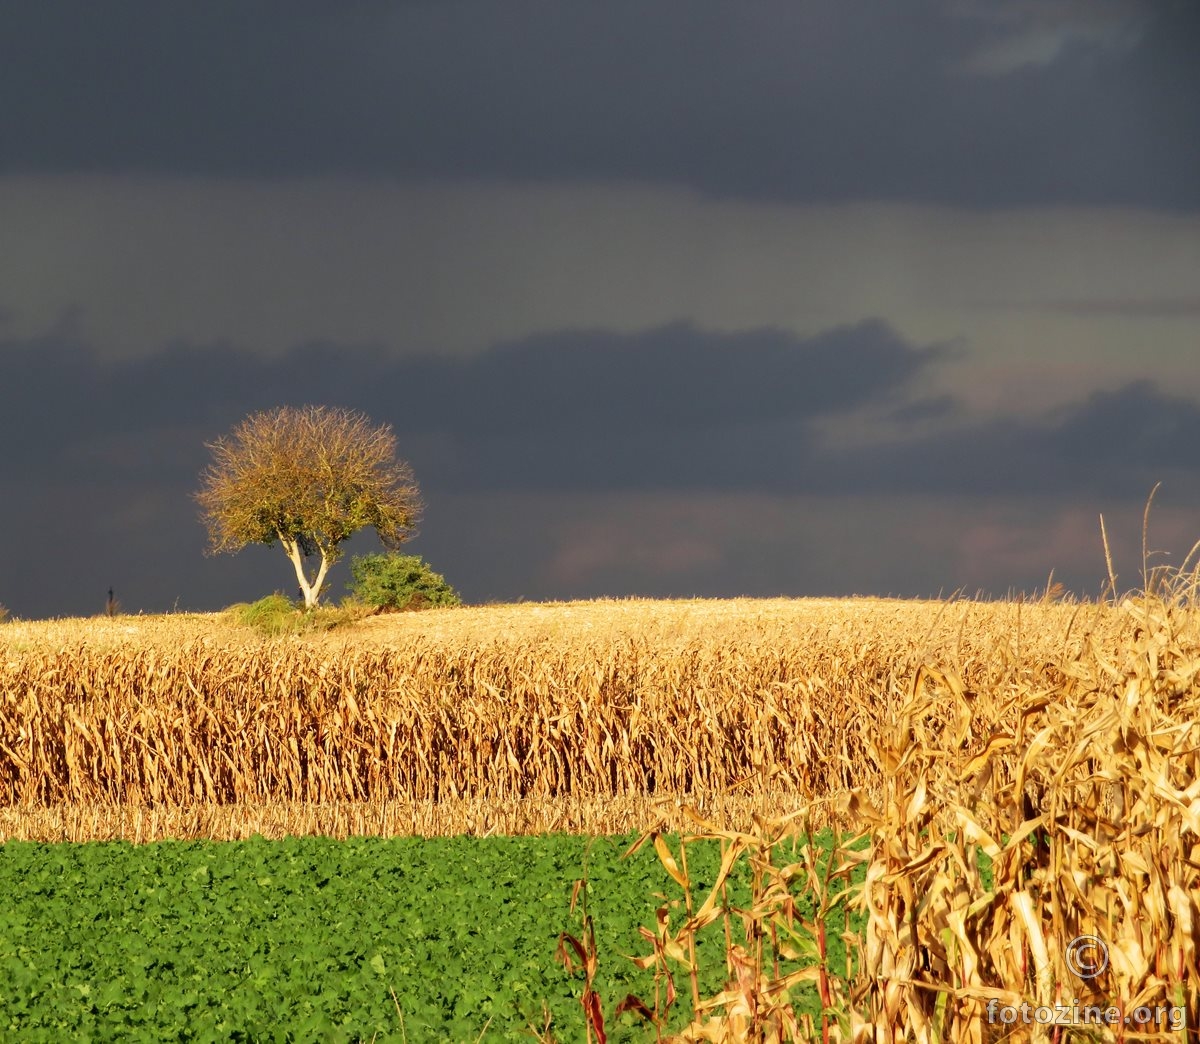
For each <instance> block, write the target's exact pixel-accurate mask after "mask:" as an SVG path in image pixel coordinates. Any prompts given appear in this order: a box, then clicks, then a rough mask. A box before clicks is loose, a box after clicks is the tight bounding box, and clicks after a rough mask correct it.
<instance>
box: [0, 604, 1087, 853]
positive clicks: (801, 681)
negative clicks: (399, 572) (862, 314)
mask: <svg viewBox="0 0 1200 1044" xmlns="http://www.w3.org/2000/svg"><path fill="white" fill-rule="evenodd" d="M1093 608H1095V607H1093ZM1075 612H1076V610H1074V609H1073V608H1072V607H1071V606H1064V605H1049V604H1046V605H1037V606H1024V607H1022V606H1018V605H1011V604H1002V603H999V604H980V603H951V604H939V603H914V602H893V601H885V600H866V599H864V600H817V599H813V600H784V599H777V600H764V601H756V600H750V599H741V600H732V601H724V602H706V601H693V602H666V603H664V602H653V601H629V602H596V603H573V604H564V605H552V606H544V605H518V606H499V607H485V608H476V609H454V610H431V611H429V612H426V613H421V614H412V615H408V616H396V617H387V618H383V617H376V618H372V619H369V620H365V621H361V622H360V623H359V624H356V625H355V626H354V627H353V629H349V630H341V629H339V630H337V631H333V632H329V633H328V634H305V635H300V636H292V637H281V638H274V639H268V638H265V637H262V636H259V635H256V634H254V633H252V632H248V631H246V630H245V629H244V628H238V627H235V626H232V625H231V624H229V623H227V622H225V621H223V620H221V619H220V618H215V617H205V616H195V615H192V616H178V617H167V618H160V619H150V618H125V619H122V620H94V621H83V622H80V621H59V622H54V623H50V624H41V625H38V624H28V623H13V624H10V625H7V626H6V627H5V628H4V630H3V632H0V809H6V810H8V812H7V814H6V815H4V816H3V817H2V818H0V822H2V823H3V824H4V826H3V829H4V830H8V831H14V832H16V831H20V830H22V829H23V828H21V826H20V824H19V822H18V820H17V818H15V817H18V816H25V817H27V818H26V823H27V824H29V826H28V830H32V829H33V825H36V824H39V823H41V824H45V825H46V826H47V828H48V829H54V830H58V829H60V827H59V826H52V824H56V823H57V824H61V829H66V830H67V831H68V832H74V831H77V830H79V829H81V824H82V823H84V822H86V821H88V817H89V816H90V817H92V820H91V821H93V822H95V823H96V828H97V829H98V830H101V831H108V830H110V829H115V828H117V827H119V826H120V825H121V824H122V823H129V822H131V820H130V815H131V814H132V812H133V811H136V810H137V809H147V810H154V811H155V812H156V814H157V815H158V816H159V819H158V821H159V822H162V823H168V822H170V821H171V817H172V816H174V815H176V814H177V812H176V810H178V816H179V817H181V818H180V820H179V821H180V822H184V821H190V820H188V818H187V817H188V816H190V815H191V813H190V812H188V811H187V810H189V809H199V810H200V811H199V813H198V816H199V820H211V821H214V822H215V820H214V819H213V817H214V816H217V815H218V814H217V813H216V812H215V811H212V810H214V809H222V810H231V815H230V817H229V818H228V819H223V820H222V822H223V823H224V824H225V825H223V826H222V827H221V829H223V830H224V829H229V830H234V829H235V828H236V823H237V822H245V823H246V824H247V828H249V824H250V823H252V822H253V821H255V820H256V818H257V817H258V816H259V815H260V813H258V812H256V811H255V810H256V809H258V808H261V807H264V806H275V807H278V808H279V809H281V810H287V809H291V810H300V809H303V808H304V807H306V806H312V808H313V809H314V812H312V813H310V814H309V820H310V821H311V822H312V824H313V825H314V826H317V825H323V824H324V823H325V822H327V818H328V817H326V816H325V813H324V811H323V810H325V809H336V808H352V807H361V808H364V809H367V808H369V809H371V810H372V811H371V812H370V813H369V814H368V816H367V818H368V819H369V821H370V822H372V823H375V824H380V823H385V824H388V828H389V832H392V831H400V832H408V831H409V830H411V829H415V828H416V827H417V826H418V825H427V824H428V823H429V822H431V821H437V822H438V824H439V829H441V830H445V831H447V832H460V831H463V830H477V829H480V824H481V823H489V822H490V823H492V824H497V823H499V824H502V826H503V827H504V828H512V829H520V827H521V823H522V821H525V822H527V823H528V824H530V827H531V829H539V828H542V827H543V826H544V825H547V824H551V823H554V822H563V823H569V824H570V825H571V826H573V827H576V828H578V829H581V830H585V831H591V830H596V829H600V828H601V827H608V826H610V825H611V824H612V820H613V817H612V816H611V815H609V814H608V813H607V812H606V811H605V809H606V808H607V807H609V806H614V807H616V808H630V807H632V805H631V804H630V803H631V802H632V803H636V802H638V801H642V802H645V801H646V800H648V799H649V798H651V797H663V796H668V797H677V798H680V799H687V800H691V801H694V802H697V803H700V804H701V805H703V806H704V807H705V808H706V810H707V811H708V812H710V813H712V814H714V815H718V816H720V815H725V814H727V815H728V816H729V817H730V818H729V819H728V820H718V821H719V822H724V823H725V824H727V825H732V824H733V823H738V824H740V825H743V826H744V825H746V824H747V823H748V819H746V818H745V815H746V813H747V812H748V811H749V810H751V809H753V808H759V809H765V808H769V807H772V806H774V807H785V808H791V807H798V805H799V804H801V803H805V804H809V805H812V804H814V803H815V805H816V808H815V810H814V813H813V814H814V816H815V821H816V822H818V823H819V822H824V821H827V820H828V819H830V818H831V817H833V816H834V815H835V811H834V804H835V801H836V799H837V797H838V796H839V795H841V794H844V793H846V792H847V791H848V790H850V789H857V790H859V791H861V792H862V793H864V794H867V795H871V794H876V793H878V789H879V786H880V774H879V768H878V765H877V764H876V762H875V761H874V760H873V758H872V754H871V750H872V743H873V742H874V741H875V740H876V738H877V736H878V729H879V723H880V722H881V721H883V720H887V715H889V714H890V713H892V711H893V709H894V707H895V706H896V705H897V703H898V701H899V700H900V699H901V698H902V696H903V692H904V690H905V687H906V685H907V679H908V678H910V677H911V675H912V672H913V670H914V669H915V667H916V665H917V664H919V663H921V662H924V661H926V660H929V659H931V658H932V659H944V658H946V657H950V656H953V657H957V658H958V660H959V661H961V662H962V663H963V664H964V671H965V676H966V677H967V679H968V682H967V684H968V685H969V686H971V687H974V688H986V687H987V686H988V685H989V684H991V682H990V681H989V679H990V678H991V675H992V673H994V664H995V662H996V653H995V647H996V646H998V645H999V646H1003V647H1004V648H1005V649H1006V650H1008V655H1010V656H1011V657H1012V658H1013V660H1014V662H1020V663H1023V664H1028V665H1036V664H1039V663H1044V662H1046V661H1047V660H1048V659H1050V658H1053V657H1061V655H1062V654H1063V652H1064V648H1065V646H1064V642H1067V643H1077V642H1078V641H1081V640H1082V632H1083V630H1085V629H1090V630H1091V631H1092V632H1093V634H1094V635H1096V636H1098V637H1103V634H1104V632H1105V629H1106V627H1107V622H1106V615H1105V614H1104V613H1103V612H1101V611H1099V610H1098V609H1096V614H1097V615H1095V616H1094V618H1089V620H1088V623H1087V626H1086V628H1083V627H1082V626H1081V625H1080V622H1079V620H1078V619H1076V618H1075ZM1108 615H1111V614H1108ZM1072 627H1074V630H1073V631H1072ZM1105 640H1107V639H1105ZM1031 669H1032V668H1031ZM489 805H490V806H492V807H493V808H494V809H496V810H497V811H496V814H494V815H492V814H489V813H488V812H486V810H485V811H482V812H481V811H480V810H484V809H485V807H486V806H489ZM435 806H436V807H437V808H439V809H454V808H461V809H464V810H466V809H474V811H471V812H464V818H463V819H462V820H460V821H457V823H454V824H452V823H451V822H450V821H449V820H448V819H447V818H446V817H445V816H441V815H434V816H415V817H414V816H413V814H411V812H409V811H401V812H399V813H395V812H394V811H389V810H390V809H396V808H401V809H410V808H423V807H431V808H432V807H435ZM589 808H590V809H592V810H594V812H595V814H596V818H595V819H594V820H592V819H588V818H587V816H586V815H585V814H584V811H583V810H585V809H589ZM72 809H75V810H78V812H74V813H73V812H71V811H70V810H72ZM514 809H520V810H521V811H516V812H514V811H511V810H514ZM238 810H240V811H238ZM506 810H509V811H506ZM357 814H358V813H355V815H357ZM220 815H221V816H224V812H222V813H220ZM289 816H290V818H289ZM195 818H196V817H193V819H195ZM281 818H283V819H287V821H288V822H290V823H291V824H292V825H294V826H296V827H298V828H299V827H302V826H303V825H304V822H305V814H304V813H302V812H297V813H296V814H295V815H294V816H292V815H291V814H290V813H288V814H286V815H285V814H284V813H283V812H281V814H280V816H277V817H275V820H274V821H275V822H279V821H280V820H281ZM351 818H353V817H351ZM143 821H144V820H143ZM635 825H636V824H635ZM484 829H486V827H484Z"/></svg>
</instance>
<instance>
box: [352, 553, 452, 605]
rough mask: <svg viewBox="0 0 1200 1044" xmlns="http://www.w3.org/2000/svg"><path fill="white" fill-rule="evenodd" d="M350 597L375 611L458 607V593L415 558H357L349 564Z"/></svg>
mask: <svg viewBox="0 0 1200 1044" xmlns="http://www.w3.org/2000/svg"><path fill="white" fill-rule="evenodd" d="M350 575H351V576H352V577H353V578H354V579H353V581H352V583H351V584H350V585H349V586H350V593H351V594H352V595H353V596H354V598H355V599H357V600H358V601H359V602H362V603H363V604H364V605H369V606H371V607H373V608H375V609H377V610H384V609H386V610H400V609H431V608H435V607H440V606H449V605H462V599H461V598H460V597H459V596H458V592H457V591H455V590H454V588H452V587H451V586H450V585H449V584H448V583H446V578H445V577H443V576H442V575H441V574H440V573H435V572H434V571H433V570H432V569H431V568H430V567H429V564H428V563H427V562H424V561H422V560H421V558H420V557H419V556H417V555H399V554H381V555H359V556H356V557H355V558H354V559H353V560H351V562H350Z"/></svg>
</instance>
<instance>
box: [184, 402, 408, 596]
mask: <svg viewBox="0 0 1200 1044" xmlns="http://www.w3.org/2000/svg"><path fill="white" fill-rule="evenodd" d="M207 447H208V449H210V450H211V451H212V454H213V463H212V464H211V465H210V466H209V467H208V468H207V469H206V470H205V472H204V474H203V475H202V476H201V479H202V482H203V486H202V488H201V490H200V492H199V493H197V494H196V501H197V503H199V505H200V507H201V512H202V519H203V521H204V523H205V525H206V526H207V527H208V532H209V536H210V538H211V547H210V548H209V553H210V554H219V553H220V552H222V551H230V552H234V551H240V550H241V549H242V548H243V547H245V546H246V545H247V544H266V545H267V546H268V547H270V546H271V545H272V544H274V543H275V542H276V541H279V543H280V544H282V545H283V550H284V551H285V552H286V553H287V556H288V558H290V559H291V560H292V565H293V566H295V569H296V578H297V579H298V580H299V581H300V590H301V591H302V592H303V594H304V604H305V606H306V607H307V608H312V607H313V606H315V605H316V604H317V601H318V599H319V598H320V597H321V588H322V587H323V585H324V583H325V576H326V574H327V573H328V572H329V567H330V566H331V565H333V563H334V562H336V561H337V560H338V559H339V558H340V557H341V554H342V551H341V545H342V543H343V542H344V541H346V540H348V539H349V538H350V537H351V536H352V535H353V534H354V533H356V532H358V530H360V529H363V528H364V527H366V526H372V527H374V529H375V531H376V532H377V533H378V534H379V539H380V540H381V541H382V542H383V545H384V547H385V548H387V549H388V550H394V549H395V548H397V547H399V545H400V544H402V543H403V542H404V541H405V540H407V539H408V538H409V537H411V536H413V535H414V533H415V532H416V530H415V528H414V525H415V523H416V521H417V519H418V518H419V517H420V513H421V507H422V505H421V501H420V492H419V490H418V489H417V486H416V483H415V482H414V480H413V474H412V469H411V468H410V467H409V466H408V464H406V463H405V462H404V461H401V460H398V459H397V458H396V439H395V436H394V435H393V434H392V429H391V428H390V427H389V426H388V425H386V424H385V425H382V426H381V427H373V426H372V424H371V421H370V420H369V419H368V418H367V417H365V416H363V414H361V413H354V412H352V411H350V410H342V409H336V410H334V409H327V408H326V407H324V406H301V407H299V408H294V407H291V406H284V407H282V408H280V409H276V410H268V411H267V412H265V413H255V414H253V415H252V416H250V417H247V418H246V419H245V420H244V421H242V423H241V424H240V425H238V426H237V427H236V428H235V429H234V430H233V432H232V434H231V435H229V436H226V437H224V438H221V439H218V440H217V441H216V442H212V443H208V444H207ZM318 555H319V556H320V559H321V561H320V565H319V567H318V568H317V570H316V574H315V575H314V576H312V578H311V579H310V578H309V576H308V573H307V572H306V570H305V567H304V560H305V559H308V558H313V557H316V556H318Z"/></svg>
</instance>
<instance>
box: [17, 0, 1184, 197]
mask: <svg viewBox="0 0 1200 1044" xmlns="http://www.w3.org/2000/svg"><path fill="white" fill-rule="evenodd" d="M1002 7H1003V5H999V4H972V5H965V6H964V5H961V4H960V5H952V4H948V3H943V2H940V0H917V2H912V3H905V4H890V3H879V4H862V3H846V2H844V0H821V2H817V3H806V4H794V3H791V2H786V3H785V2H774V3H761V4H753V5H749V4H729V3H723V2H721V3H718V2H715V0H660V2H658V3H653V4H646V3H642V2H633V0H607V2H606V3H603V4H590V5H578V4H554V3H535V2H532V0H506V2H505V3H502V4H501V3H491V2H488V0H441V2H437V3H408V4H383V3H358V4H352V5H318V4H313V3H291V4H282V3H258V4H247V3H241V2H239V3H216V2H213V3H206V4H183V3H164V2H161V0H156V2H153V3H151V2H149V0H145V2H141V3H130V2H128V0H125V2H118V0H113V2H110V3H105V4H94V3H86V2H76V3H72V4H55V3H35V4H10V5H7V6H6V7H5V9H4V10H3V12H2V13H0V96H3V97H4V99H5V105H4V106H3V108H2V109H0V170H4V171H9V172H13V171H16V172H46V171H53V172H71V171H91V172H95V171H101V172H122V173H129V172H150V173H165V174H174V175H226V176H250V177H257V176H293V175H344V176H380V177H398V178H414V177H415V178H447V177H450V178H481V179H494V178H515V179H566V180H573V179H585V180H591V181H594V180H613V179H620V180H638V181H649V182H659V183H670V184H678V185H686V186H690V187H693V188H697V189H700V190H702V191H705V192H709V193H712V194H715V195H720V196H746V197H758V198H772V199H786V200H802V201H818V202H827V201H836V200H848V199H863V198H866V199H890V200H918V201H923V202H945V203H959V204H967V205H978V206H990V205H1005V204H1023V203H1032V204H1036V203H1058V202H1067V203H1074V204H1080V203H1094V204H1110V203H1123V204H1135V205H1149V206H1162V207H1187V208H1192V207H1196V206H1197V205H1198V204H1200V177H1197V174H1198V173H1200V136H1197V135H1196V134H1194V133H1193V129H1194V127H1195V126H1196V125H1197V123H1200V63H1197V62H1195V61H1194V53H1195V51H1194V49H1195V45H1196V44H1197V42H1200V6H1198V5H1196V4H1194V3H1190V2H1187V3H1179V4H1172V3H1161V4H1151V3H1149V2H1146V3H1140V4H1137V3H1130V4H1126V5H1118V6H1117V8H1116V13H1115V14H1114V13H1113V11H1114V5H1112V4H1108V5H1104V8H1105V10H1104V12H1102V13H1104V16H1105V18H1106V19H1107V21H1104V20H1101V21H1100V22H1099V23H1097V24H1098V28H1097V27H1096V25H1094V24H1093V23H1096V20H1097V18H1098V17H1099V16H1098V15H1097V13H1096V12H1095V11H1094V10H1091V9H1090V8H1089V5H1087V4H1083V5H1081V4H1071V3H1067V2H1065V0H1045V2H1044V3H1042V4H1040V5H1025V6H1024V7H1023V8H1021V9H1018V13H1017V14H1015V15H1014V14H1012V13H1011V9H1010V11H1009V12H1008V13H1004V14H1000V13H999V12H1001V8H1002ZM1039 8H1040V10H1039ZM1125 8H1128V13H1123V12H1124V9H1125ZM993 9H994V10H995V11H996V12H997V16H996V17H986V15H988V13H989V11H991V10H993ZM1045 11H1050V12H1052V13H1053V14H1054V17H1053V18H1050V19H1047V18H1046V16H1045V13H1044V12H1045ZM964 12H965V14H966V15H967V16H964ZM980 14H983V15H985V17H980V16H979V15H980ZM1093 30H1095V31H1093ZM972 70H974V71H972Z"/></svg>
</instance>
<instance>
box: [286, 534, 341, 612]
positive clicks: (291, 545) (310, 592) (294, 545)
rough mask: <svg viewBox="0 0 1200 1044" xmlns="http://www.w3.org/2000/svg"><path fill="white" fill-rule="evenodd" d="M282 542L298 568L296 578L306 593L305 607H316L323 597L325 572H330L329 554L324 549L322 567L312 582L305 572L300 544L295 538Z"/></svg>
mask: <svg viewBox="0 0 1200 1044" xmlns="http://www.w3.org/2000/svg"><path fill="white" fill-rule="evenodd" d="M282 543H283V549H284V550H285V551H286V552H287V555H288V558H290V559H291V560H292V565H293V566H294V567H295V569H296V579H297V580H299V581H300V591H301V593H302V594H303V595H304V608H305V609H314V608H316V605H317V601H318V599H320V597H321V587H322V586H323V585H324V583H325V574H326V573H328V572H329V556H328V555H327V554H326V553H325V552H324V551H322V552H321V568H320V569H318V570H317V575H316V576H315V577H314V578H313V579H312V581H311V582H310V581H309V579H308V577H307V576H306V575H305V573H304V556H303V555H302V554H300V544H299V543H298V542H297V541H295V540H284V541H282Z"/></svg>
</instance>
